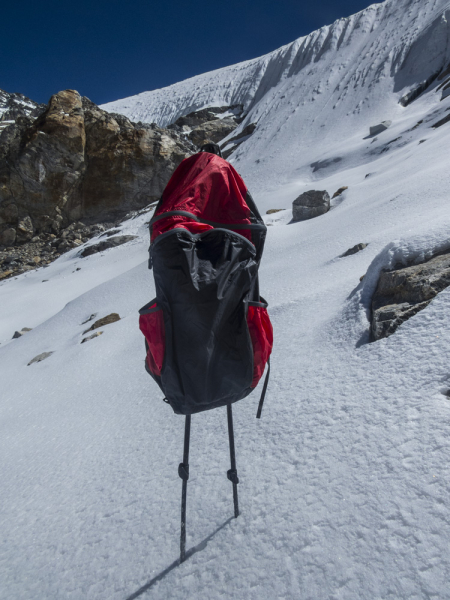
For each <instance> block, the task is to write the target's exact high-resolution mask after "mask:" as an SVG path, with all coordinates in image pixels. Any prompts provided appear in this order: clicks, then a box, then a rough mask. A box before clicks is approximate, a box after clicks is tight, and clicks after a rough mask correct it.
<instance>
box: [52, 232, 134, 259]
mask: <svg viewBox="0 0 450 600" xmlns="http://www.w3.org/2000/svg"><path fill="white" fill-rule="evenodd" d="M136 237H137V236H136V235H118V236H116V237H112V238H109V239H107V240H103V241H101V242H99V243H98V244H93V245H92V246H88V247H87V248H85V249H84V250H83V251H82V252H81V254H80V256H82V257H83V258H85V257H86V256H90V255H91V254H96V253H97V252H103V250H108V249H109V248H115V247H116V246H121V245H122V244H126V243H127V242H130V241H131V240H134V239H136ZM58 250H59V247H58Z"/></svg>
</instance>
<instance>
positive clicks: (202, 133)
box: [169, 104, 253, 157]
mask: <svg viewBox="0 0 450 600" xmlns="http://www.w3.org/2000/svg"><path fill="white" fill-rule="evenodd" d="M243 118H244V117H243V106H242V105H241V104H235V105H233V106H216V107H210V108H203V109H201V110H197V111H194V112H191V113H189V114H188V115H185V116H183V117H179V118H178V119H177V120H176V121H175V123H173V124H172V125H169V129H173V130H175V131H177V132H179V133H180V134H182V135H184V136H185V137H187V138H188V139H189V140H190V141H191V142H192V143H193V144H195V145H196V146H197V147H198V148H200V147H201V146H203V145H204V144H207V143H210V142H212V143H214V144H217V143H218V142H220V141H221V140H223V138H225V137H227V136H228V135H229V134H230V133H232V132H233V131H234V130H235V129H236V127H237V126H238V125H239V124H240V123H241V122H242V120H243ZM252 131H253V130H252ZM245 135H249V134H248V133H246V134H245ZM228 155H229V153H228V154H227V156H228ZM224 157H225V154H224Z"/></svg>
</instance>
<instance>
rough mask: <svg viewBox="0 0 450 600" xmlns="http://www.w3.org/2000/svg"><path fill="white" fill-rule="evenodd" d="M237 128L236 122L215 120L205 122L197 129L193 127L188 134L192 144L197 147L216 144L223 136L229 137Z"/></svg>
mask: <svg viewBox="0 0 450 600" xmlns="http://www.w3.org/2000/svg"><path fill="white" fill-rule="evenodd" d="M236 127H237V123H236V121H234V120H233V119H215V120H214V121H207V122H206V123H203V124H202V125H199V126H198V127H195V129H193V130H192V131H191V132H190V133H189V139H190V140H191V142H192V143H193V144H195V145H196V146H198V147H201V146H203V144H207V143H208V142H213V143H214V144H217V142H220V140H222V139H223V138H224V137H225V136H227V135H229V134H230V133H231V132H232V131H234V130H235V129H236Z"/></svg>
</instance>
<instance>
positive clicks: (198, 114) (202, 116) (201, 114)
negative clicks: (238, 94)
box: [169, 104, 243, 128]
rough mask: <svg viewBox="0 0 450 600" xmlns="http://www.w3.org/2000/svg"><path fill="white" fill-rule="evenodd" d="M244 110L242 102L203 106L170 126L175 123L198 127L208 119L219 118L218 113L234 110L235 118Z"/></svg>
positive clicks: (178, 125)
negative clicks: (228, 104) (230, 104)
mask: <svg viewBox="0 0 450 600" xmlns="http://www.w3.org/2000/svg"><path fill="white" fill-rule="evenodd" d="M242 111H243V106H242V104H233V105H232V106H212V107H210V108H203V109H201V110H196V111H193V112H191V113H189V114H188V115H185V116H183V117H179V118H178V119H177V120H176V121H175V123H174V124H173V125H170V126H169V127H173V126H174V125H175V126H177V127H180V128H181V127H190V128H194V127H198V126H199V125H203V124H204V123H206V122H208V121H214V120H216V119H219V118H220V117H218V115H221V114H223V113H226V112H233V113H234V115H235V117H234V118H235V119H238V118H239V117H240V116H241V114H242Z"/></svg>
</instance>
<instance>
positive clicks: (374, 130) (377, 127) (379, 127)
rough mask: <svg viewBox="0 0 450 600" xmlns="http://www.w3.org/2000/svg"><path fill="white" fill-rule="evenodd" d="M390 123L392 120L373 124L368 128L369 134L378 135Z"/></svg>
mask: <svg viewBox="0 0 450 600" xmlns="http://www.w3.org/2000/svg"><path fill="white" fill-rule="evenodd" d="M391 125H392V121H382V122H381V123H380V124H379V125H374V126H373V127H371V128H370V135H378V134H379V133H383V131H386V129H388V128H389V127H390V126H391Z"/></svg>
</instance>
